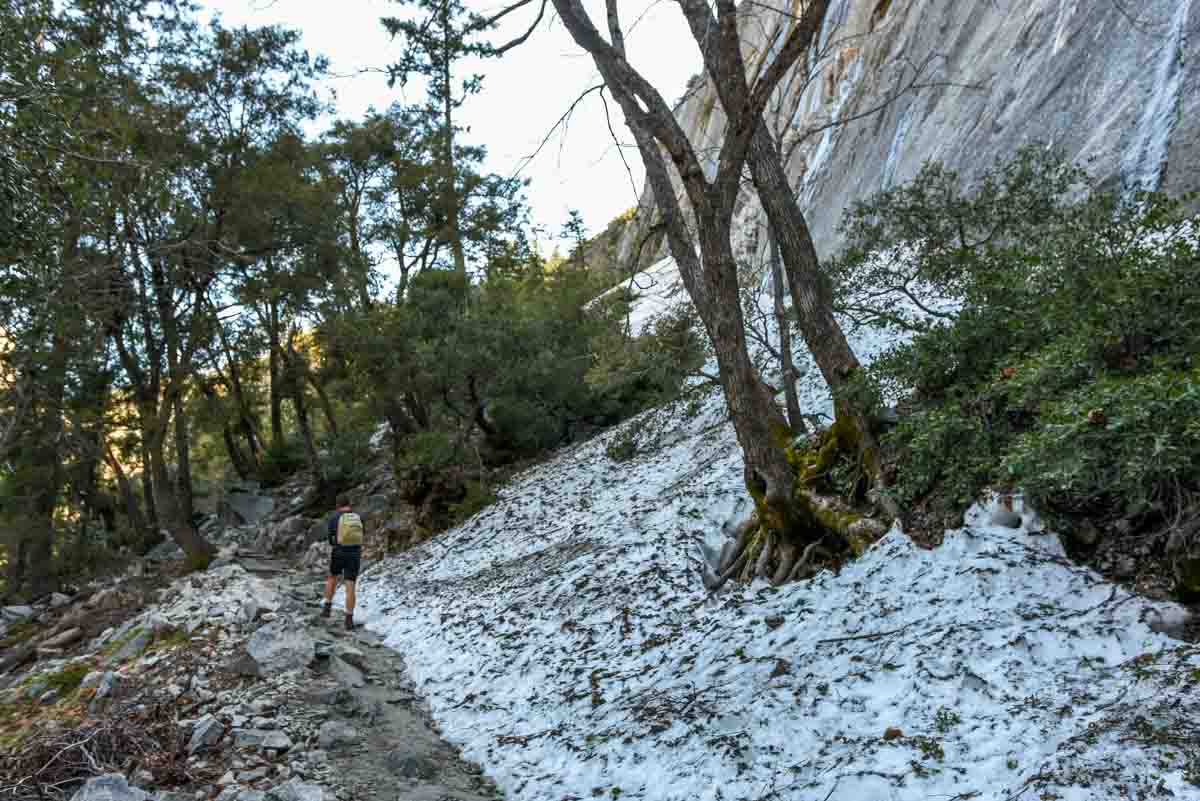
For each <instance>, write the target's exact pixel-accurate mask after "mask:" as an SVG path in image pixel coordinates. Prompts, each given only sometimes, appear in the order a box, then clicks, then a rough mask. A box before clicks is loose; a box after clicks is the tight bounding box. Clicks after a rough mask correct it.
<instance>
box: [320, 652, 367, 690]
mask: <svg viewBox="0 0 1200 801" xmlns="http://www.w3.org/2000/svg"><path fill="white" fill-rule="evenodd" d="M329 675H331V676H333V677H334V678H335V679H337V681H338V683H339V684H341V685H342V686H343V687H362V686H363V685H364V684H366V680H365V679H364V678H363V674H362V671H361V670H359V669H358V668H356V667H354V666H353V665H351V664H349V663H347V662H345V661H343V660H341V659H339V658H338V657H336V656H331V657H329Z"/></svg>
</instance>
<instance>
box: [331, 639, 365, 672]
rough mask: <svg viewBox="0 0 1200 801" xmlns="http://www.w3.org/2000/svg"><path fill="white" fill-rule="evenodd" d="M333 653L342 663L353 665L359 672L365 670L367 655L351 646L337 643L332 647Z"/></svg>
mask: <svg viewBox="0 0 1200 801" xmlns="http://www.w3.org/2000/svg"><path fill="white" fill-rule="evenodd" d="M333 653H334V655H335V656H337V657H338V658H339V659H341V660H342V661H343V662H346V663H348V664H350V665H353V666H354V667H356V668H358V669H359V670H366V669H367V655H366V654H364V653H363V652H362V651H360V650H358V649H357V648H355V647H354V646H353V645H347V644H345V643H337V644H335V645H334V646H333Z"/></svg>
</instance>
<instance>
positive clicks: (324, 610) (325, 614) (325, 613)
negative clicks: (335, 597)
mask: <svg viewBox="0 0 1200 801" xmlns="http://www.w3.org/2000/svg"><path fill="white" fill-rule="evenodd" d="M332 608H333V605H332V604H325V606H324V607H322V609H321V617H329V611H330V610H331V609H332Z"/></svg>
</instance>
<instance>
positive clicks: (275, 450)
mask: <svg viewBox="0 0 1200 801" xmlns="http://www.w3.org/2000/svg"><path fill="white" fill-rule="evenodd" d="M302 467H304V446H303V445H302V444H301V443H300V441H299V440H295V439H287V440H285V441H283V442H275V441H272V442H271V443H270V444H268V445H267V447H266V448H265V449H264V450H263V453H262V461H261V464H260V466H259V471H258V478H259V480H260V481H262V483H263V484H265V485H266V486H272V485H274V484H279V483H281V482H283V481H285V480H286V479H287V478H288V477H289V476H291V475H292V474H293V473H295V472H296V471H297V470H299V469H300V468H302Z"/></svg>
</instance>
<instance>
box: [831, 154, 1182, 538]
mask: <svg viewBox="0 0 1200 801" xmlns="http://www.w3.org/2000/svg"><path fill="white" fill-rule="evenodd" d="M1082 180H1083V178H1082V174H1081V173H1079V172H1078V171H1075V170H1073V169H1071V168H1069V167H1067V166H1065V165H1063V164H1062V162H1061V161H1058V160H1056V159H1054V158H1052V157H1050V156H1047V155H1046V154H1045V152H1044V151H1036V152H1030V151H1027V152H1024V153H1022V154H1021V155H1020V156H1019V157H1018V158H1017V160H1016V161H1015V162H1014V163H1013V164H1010V165H1005V166H1002V167H998V168H996V169H995V170H993V171H991V172H990V173H988V174H987V175H986V176H985V177H984V178H983V179H982V180H981V182H979V183H978V184H976V185H975V186H974V187H972V188H971V189H969V190H967V191H960V190H959V189H958V188H957V187H958V177H957V176H956V175H954V174H953V173H951V172H949V171H946V170H944V169H943V168H941V167H927V168H926V169H924V170H923V171H922V172H921V173H920V174H919V175H918V177H917V178H916V179H915V181H914V183H913V184H912V185H911V186H909V187H903V188H900V189H896V190H892V191H891V192H889V193H885V194H884V195H881V196H879V197H877V198H875V199H874V200H873V201H870V202H868V203H865V204H860V205H859V206H858V207H857V208H856V209H855V210H854V212H853V213H852V215H851V216H850V218H849V219H848V221H847V225H846V231H847V232H848V234H849V236H850V241H851V247H850V249H849V250H848V253H847V256H846V257H845V258H844V259H843V260H842V262H841V263H840V264H841V266H840V268H839V269H840V275H841V276H842V278H843V280H845V279H846V278H847V276H858V277H859V278H861V277H862V276H863V275H864V274H867V273H871V274H873V275H875V276H876V277H878V273H879V271H880V270H885V269H888V270H893V274H892V276H891V279H890V284H891V285H900V284H902V283H904V282H906V281H909V279H911V278H913V276H916V279H914V280H913V281H911V282H910V283H908V284H907V286H908V287H909V288H910V289H911V287H913V286H916V285H922V286H924V287H925V288H926V289H925V291H926V293H927V294H926V295H925V296H922V297H918V298H917V301H919V302H920V304H921V305H926V306H929V307H931V308H932V307H933V306H934V304H935V303H937V302H939V301H941V302H943V303H945V302H949V303H950V304H951V305H953V306H956V307H957V309H958V311H957V313H956V314H955V315H953V316H952V317H950V318H940V317H937V316H933V317H930V316H928V315H927V316H925V317H924V318H921V315H920V314H919V306H914V305H913V304H909V305H908V309H909V311H907V312H904V315H907V317H906V318H905V320H906V321H905V322H904V324H903V327H904V328H907V329H908V330H911V331H914V332H915V335H914V337H913V338H912V339H911V340H910V341H909V342H907V343H905V344H902V345H898V346H896V347H894V348H892V349H891V350H890V351H889V352H888V353H886V354H885V355H884V356H883V357H882V358H881V359H879V360H878V361H877V362H876V363H875V365H874V366H873V367H872V370H871V376H872V379H873V380H874V381H875V382H876V383H877V385H878V386H879V387H881V388H882V389H883V391H884V392H885V393H889V394H893V395H895V394H899V395H901V396H904V397H906V400H904V401H903V402H902V406H905V407H907V409H908V413H907V414H906V415H904V416H903V417H902V418H901V420H900V423H899V425H898V426H897V427H896V428H895V429H894V430H893V431H892V432H891V433H890V435H889V436H888V439H887V441H888V444H889V446H890V448H891V449H892V451H893V454H894V458H895V460H896V464H897V477H896V483H895V488H894V491H895V493H896V495H897V497H898V499H899V500H900V501H901V502H902V503H905V504H909V505H912V504H917V503H925V504H926V505H927V506H928V507H929V508H931V509H932V510H934V511H936V512H938V513H939V514H940V515H941V517H942V521H943V522H947V521H949V520H950V519H952V518H953V517H954V515H955V513H956V511H957V510H961V508H962V506H963V505H964V504H966V503H968V502H969V501H971V500H973V499H974V498H976V497H978V495H979V494H980V492H981V491H982V490H983V489H984V488H985V487H988V486H1001V487H1013V486H1020V487H1021V488H1023V489H1024V490H1025V492H1026V493H1027V495H1028V496H1029V497H1030V498H1031V500H1032V501H1033V502H1034V504H1035V505H1037V506H1038V507H1039V508H1040V509H1042V510H1043V511H1045V512H1047V513H1048V514H1050V515H1051V517H1054V516H1055V515H1072V516H1073V515H1085V516H1089V517H1097V518H1107V517H1116V516H1126V517H1128V516H1130V515H1141V516H1143V517H1145V516H1146V515H1147V514H1151V513H1152V514H1151V517H1153V516H1154V515H1157V516H1158V519H1163V518H1165V517H1169V516H1171V515H1174V514H1175V513H1177V512H1179V511H1181V509H1180V506H1181V504H1183V503H1185V502H1186V501H1185V499H1186V498H1187V497H1188V494H1189V493H1191V492H1195V491H1197V490H1200V422H1198V421H1200V364H1198V363H1197V362H1196V354H1198V353H1200V292H1196V291H1195V290H1194V282H1195V276H1196V275H1200V246H1198V244H1197V241H1196V238H1195V235H1194V234H1193V231H1194V230H1195V229H1194V228H1192V224H1193V223H1192V222H1189V221H1188V220H1187V219H1186V218H1185V216H1184V215H1183V214H1182V211H1181V209H1182V205H1181V204H1180V203H1178V202H1176V201H1172V200H1169V199H1167V198H1164V197H1160V196H1143V197H1139V198H1136V199H1134V200H1133V201H1132V202H1126V201H1123V200H1122V199H1120V198H1117V197H1115V196H1113V195H1111V194H1102V193H1091V194H1084V195H1080V194H1079V192H1078V186H1079V184H1080V182H1081V181H1082ZM897 221H899V222H897ZM900 236H903V237H905V239H904V240H900V239H898V238H897V237H900ZM914 242H915V243H917V244H915V245H913V244H912V243H914ZM881 248H882V249H887V248H893V249H895V250H894V251H893V252H897V251H903V252H905V253H906V254H907V256H908V257H909V258H910V259H911V261H907V262H905V263H904V265H903V266H902V267H887V268H885V267H881V266H880V265H881V263H883V262H880V260H879V259H878V258H877V257H873V256H872V253H875V252H877V251H878V249H881ZM868 265H869V266H868ZM883 284H884V285H888V284H889V280H884V281H883ZM840 292H841V294H840V297H842V298H843V299H845V298H847V297H850V296H856V297H858V298H859V299H860V300H861V299H862V298H863V297H865V295H862V294H859V295H855V293H856V292H857V290H856V289H854V288H846V287H843V288H842V289H841V290H840ZM904 299H905V298H904V297H902V293H901V294H893V295H892V296H891V297H885V298H884V299H883V300H882V301H880V300H874V301H872V302H873V303H875V304H876V305H877V306H878V307H879V309H878V311H879V312H880V313H879V314H878V315H874V317H873V319H874V320H875V321H876V322H880V323H881V324H885V323H886V320H885V316H888V315H890V316H891V317H896V316H897V315H896V314H895V310H896V309H897V308H900V307H901V306H903V305H904V303H903V301H904ZM857 308H858V311H859V313H860V314H862V315H864V316H865V317H870V316H872V314H873V312H871V310H870V309H869V308H866V307H865V306H864V305H862V304H859V306H858V307H857ZM914 308H916V309H917V310H918V311H913V309H914ZM904 315H901V316H904ZM893 322H894V321H893ZM1146 519H1149V518H1146Z"/></svg>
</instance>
